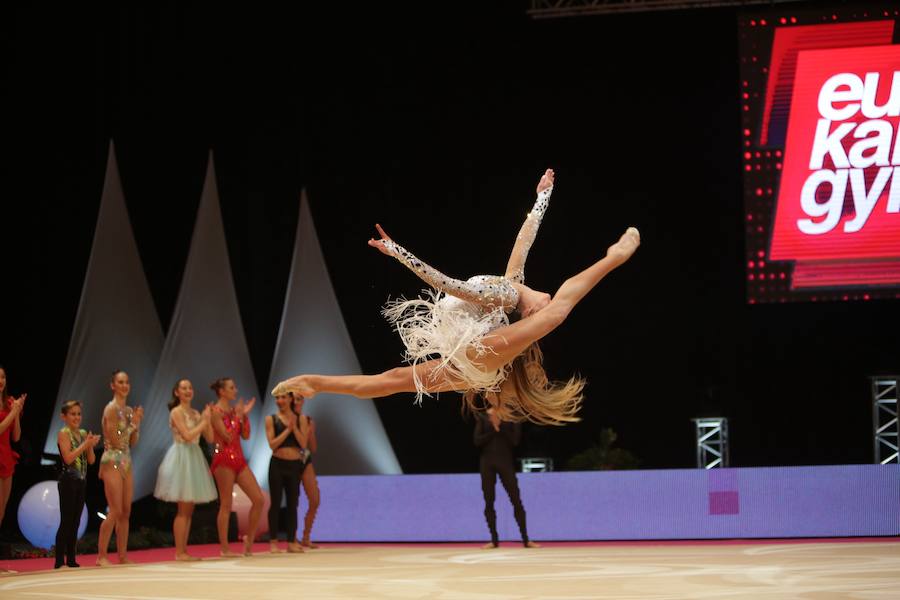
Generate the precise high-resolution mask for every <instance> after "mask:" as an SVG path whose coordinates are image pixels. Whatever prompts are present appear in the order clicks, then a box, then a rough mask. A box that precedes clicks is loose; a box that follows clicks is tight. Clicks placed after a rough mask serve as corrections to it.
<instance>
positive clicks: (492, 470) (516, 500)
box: [480, 460, 528, 545]
mask: <svg viewBox="0 0 900 600" xmlns="http://www.w3.org/2000/svg"><path fill="white" fill-rule="evenodd" d="M480 466H481V491H482V492H483V493H484V518H485V520H486V521H487V526H488V529H489V530H490V532H491V541H492V542H493V543H494V544H495V545H496V544H497V543H499V538H498V536H497V511H495V510H494V498H495V496H496V494H495V485H496V481H497V476H498V475H499V476H500V483H502V484H503V488H504V489H505V490H506V494H507V495H508V496H509V501H510V503H512V507H513V515H515V517H516V524H517V525H518V526H519V533H520V534H521V535H522V543H523V544H527V543H528V528H527V527H526V525H525V507H524V506H522V498H521V496H520V495H519V482H518V480H517V479H516V472H515V469H514V468H513V463H512V461H510V463H509V464H507V463H506V462H505V461H504V462H503V463H502V464H501V463H498V462H494V461H488V460H482V461H481V465H480Z"/></svg>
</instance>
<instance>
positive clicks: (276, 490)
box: [269, 456, 303, 543]
mask: <svg viewBox="0 0 900 600" xmlns="http://www.w3.org/2000/svg"><path fill="white" fill-rule="evenodd" d="M302 472H303V461H301V460H285V459H283V458H278V457H276V456H273V457H272V459H271V460H270V461H269V494H270V495H271V497H272V505H271V506H270V507H269V538H270V539H271V540H272V541H275V540H277V539H278V513H279V512H280V511H281V493H282V491H283V492H284V496H285V498H287V523H285V530H286V531H287V541H288V543H291V542H295V541H297V504H298V503H299V502H300V473H302Z"/></svg>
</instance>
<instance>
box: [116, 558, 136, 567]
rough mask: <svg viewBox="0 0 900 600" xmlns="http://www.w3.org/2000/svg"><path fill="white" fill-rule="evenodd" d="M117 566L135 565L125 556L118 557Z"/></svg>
mask: <svg viewBox="0 0 900 600" xmlns="http://www.w3.org/2000/svg"><path fill="white" fill-rule="evenodd" d="M119 564H120V565H133V564H135V563H134V561H133V560H130V559H129V558H128V557H127V556H120V557H119Z"/></svg>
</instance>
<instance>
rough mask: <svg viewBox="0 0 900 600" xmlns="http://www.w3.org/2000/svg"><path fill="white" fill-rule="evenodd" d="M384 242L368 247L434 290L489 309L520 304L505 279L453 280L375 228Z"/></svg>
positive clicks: (376, 241) (379, 228) (511, 307)
mask: <svg viewBox="0 0 900 600" xmlns="http://www.w3.org/2000/svg"><path fill="white" fill-rule="evenodd" d="M375 228H376V229H377V230H378V234H379V235H380V236H381V239H378V240H376V239H370V240H369V245H370V246H372V247H373V248H377V249H378V250H379V251H381V252H382V253H384V254H387V255H388V256H393V257H394V258H396V259H397V260H399V261H400V262H401V263H403V264H404V265H406V267H407V268H408V269H409V270H410V271H412V272H413V273H415V274H416V275H418V276H419V278H420V279H421V280H422V281H424V282H425V283H427V284H428V285H430V286H431V287H433V288H434V289H436V290H438V291H441V292H445V293H447V294H450V295H451V296H456V297H457V298H460V299H462V300H465V301H466V302H472V303H473V304H479V305H481V306H486V307H488V308H496V307H501V306H502V307H503V308H504V309H505V310H507V311H511V310H513V309H514V308H515V307H516V304H517V303H518V300H519V298H518V294H517V293H514V292H513V293H510V288H509V286H508V285H504V282H503V280H502V278H500V277H496V278H493V279H495V280H496V281H494V280H492V279H488V280H486V281H480V282H477V283H476V282H468V281H462V280H460V279H454V278H453V277H448V276H447V275H444V274H443V273H441V272H440V271H438V270H437V269H435V268H434V267H432V266H430V265H428V264H426V263H425V262H423V261H422V260H420V259H418V258H416V257H415V256H414V255H413V253H412V252H410V251H409V250H407V249H406V248H404V247H403V246H401V245H400V244H398V243H397V242H395V241H394V240H392V239H391V238H390V236H389V235H388V234H386V233H385V232H384V230H383V229H382V228H381V226H380V225H377V224H376V225H375Z"/></svg>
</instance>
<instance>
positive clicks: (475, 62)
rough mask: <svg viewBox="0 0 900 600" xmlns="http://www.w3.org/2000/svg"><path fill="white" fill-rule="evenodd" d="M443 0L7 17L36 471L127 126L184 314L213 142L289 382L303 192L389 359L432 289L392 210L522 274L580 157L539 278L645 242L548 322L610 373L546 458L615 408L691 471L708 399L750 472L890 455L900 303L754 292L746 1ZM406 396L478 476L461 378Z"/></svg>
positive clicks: (226, 199)
mask: <svg viewBox="0 0 900 600" xmlns="http://www.w3.org/2000/svg"><path fill="white" fill-rule="evenodd" d="M420 4H421V3H419V4H410V5H408V6H392V5H386V4H381V3H379V4H378V5H377V6H374V5H363V6H359V7H354V8H352V9H350V8H347V7H345V6H342V7H340V8H338V7H336V8H334V9H323V8H322V7H302V8H297V7H294V8H291V9H287V8H279V9H277V10H276V9H267V8H262V7H257V6H253V7H247V6H244V7H241V8H237V7H230V6H227V5H226V4H222V3H220V4H218V5H215V6H210V7H188V6H168V7H166V6H157V5H153V6H152V7H150V8H135V7H121V6H118V5H113V4H110V5H105V6H100V7H83V6H78V7H67V8H65V9H60V8H52V9H51V8H44V7H31V8H29V9H24V10H23V9H17V10H15V11H14V10H12V9H10V8H4V9H3V11H4V12H5V13H6V14H4V15H3V17H2V18H0V28H2V47H0V52H2V56H3V60H2V62H0V68H2V72H0V80H2V96H3V98H4V99H5V105H6V108H5V110H4V114H5V118H4V119H3V123H4V126H3V128H2V139H3V142H2V144H0V147H2V151H3V157H2V165H3V166H2V169H3V170H4V171H5V172H4V173H2V178H0V198H2V212H0V232H2V233H0V235H2V240H3V241H2V247H3V248H4V250H3V253H2V256H3V260H2V277H0V302H2V313H0V314H2V315H3V319H2V327H0V364H2V365H4V366H5V367H6V369H7V373H8V376H9V385H10V388H11V391H12V392H13V393H16V394H18V393H21V392H28V393H29V400H28V406H27V409H26V413H25V415H24V420H23V427H24V429H25V435H24V439H23V443H22V444H21V445H20V450H21V451H22V452H23V455H24V457H23V464H22V466H21V467H20V469H21V470H27V469H28V468H29V465H32V466H33V465H34V464H35V461H36V460H37V458H39V457H38V456H37V452H36V451H38V450H39V449H40V448H42V447H43V443H44V439H43V438H44V436H45V434H46V431H47V421H48V420H49V419H51V418H52V419H55V418H56V415H55V414H53V412H54V408H53V407H54V403H55V397H56V390H57V387H58V383H59V379H60V376H61V374H62V369H63V364H64V360H65V355H66V349H67V347H68V343H69V335H70V331H71V327H72V324H73V322H74V318H75V313H76V310H77V306H78V300H79V295H80V292H81V285H82V281H83V278H84V273H85V268H86V265H87V259H88V255H89V252H90V247H91V241H92V236H93V229H94V224H95V219H96V215H97V209H98V206H99V201H100V193H101V187H102V182H103V174H104V169H105V164H106V153H107V145H108V143H109V140H110V138H113V139H114V140H115V143H116V147H117V151H118V160H119V166H120V171H121V178H122V183H123V187H124V192H125V197H126V200H127V204H128V209H129V211H130V214H131V219H132V224H133V227H134V231H135V235H136V238H137V242H138V246H139V248H140V252H141V258H142V260H143V262H144V268H145V271H146V273H147V277H148V279H149V282H150V287H151V289H152V290H153V294H154V300H155V302H156V306H157V310H158V312H159V314H160V317H161V319H162V322H163V325H164V327H165V326H167V324H168V321H169V319H170V318H171V313H172V310H173V308H174V303H175V298H176V295H177V291H178V287H179V284H180V280H181V275H182V269H183V266H184V263H185V259H186V256H187V251H188V244H189V241H190V235H191V231H192V227H193V221H194V217H195V213H196V209H197V206H198V202H199V198H200V191H201V186H202V182H203V177H204V174H205V170H206V163H207V153H208V152H209V150H210V149H212V151H213V153H214V155H215V160H216V169H217V173H218V177H219V180H218V183H219V192H220V197H221V201H222V210H223V215H224V221H225V228H226V233H227V235H228V244H229V252H230V257H231V261H232V267H233V271H234V277H235V285H236V287H237V293H238V299H239V302H240V306H241V313H242V316H243V320H244V327H245V329H246V334H247V340H248V343H249V345H250V352H251V357H252V360H253V365H254V368H255V370H256V375H257V379H258V381H259V382H260V383H261V384H263V383H264V382H266V380H267V377H268V373H269V367H270V362H271V358H272V353H273V350H274V346H275V339H276V335H277V330H278V324H279V319H280V316H281V308H282V302H283V298H284V291H285V287H286V283H287V276H288V270H289V267H290V257H291V252H292V248H293V243H294V239H293V238H294V233H295V228H296V219H297V212H298V200H299V193H300V190H301V188H303V187H304V186H305V187H306V188H307V189H308V192H309V198H310V203H311V208H312V212H313V215H314V218H315V220H316V225H317V228H318V232H319V237H320V239H321V243H322V249H323V252H324V255H325V258H326V261H327V264H328V269H329V272H330V274H331V277H332V281H333V284H334V287H335V290H336V293H337V297H338V299H339V302H340V305H341V309H342V311H343V314H344V318H345V320H346V323H347V326H348V328H349V331H350V335H351V337H352V339H353V343H354V345H355V348H356V351H357V354H358V356H359V359H360V361H361V363H362V366H363V368H364V370H365V372H377V371H380V370H383V369H386V368H390V367H392V366H395V365H396V364H397V363H398V361H399V359H400V353H401V344H400V342H399V340H398V339H397V338H396V336H395V334H393V333H392V332H391V330H390V328H389V327H388V326H387V325H386V324H385V322H384V321H383V320H382V318H381V317H380V315H379V307H380V306H381V304H382V303H383V302H384V300H385V299H386V298H387V297H388V296H389V295H390V296H396V295H399V294H405V295H407V296H409V295H412V294H415V293H416V292H417V290H418V289H419V288H420V287H421V285H420V283H419V282H418V280H417V279H416V278H415V277H414V276H413V275H412V274H411V273H409V272H408V271H406V270H405V269H404V268H403V267H401V266H400V265H399V264H397V263H396V262H395V261H392V260H390V259H388V258H386V257H384V256H382V255H380V254H378V253H377V252H375V251H374V250H372V249H370V248H367V247H366V245H365V242H366V240H367V239H368V238H369V237H370V236H371V235H373V233H374V230H373V227H372V226H373V224H374V223H375V222H376V221H377V222H380V223H382V224H383V225H384V226H385V227H386V229H387V231H388V232H389V233H390V234H391V235H392V236H393V237H394V238H395V239H396V240H398V241H399V242H400V243H402V244H404V245H405V246H406V247H407V248H409V249H411V250H412V251H413V252H415V253H416V254H418V255H419V256H420V257H421V258H423V259H424V260H426V261H427V262H429V263H431V264H433V265H434V266H437V267H439V268H441V269H442V270H444V271H446V272H448V273H449V274H453V275H456V276H460V277H468V276H469V275H473V274H478V273H496V272H501V271H502V269H503V268H504V266H505V262H506V258H507V255H508V252H509V250H510V248H511V246H512V242H513V239H514V237H515V234H516V232H517V230H518V227H519V225H520V224H521V220H522V218H523V216H524V214H525V212H526V211H527V210H528V209H529V208H530V206H531V203H532V201H533V197H534V187H535V184H536V183H537V180H538V178H539V176H540V174H541V172H542V171H543V169H544V168H546V167H553V168H554V169H555V170H556V173H557V177H558V181H557V186H556V190H555V193H554V197H553V202H552V205H551V208H550V210H549V212H548V214H547V217H546V218H545V220H544V225H543V228H542V230H541V232H540V235H539V237H538V241H537V243H536V244H535V246H534V248H533V250H532V253H531V257H530V260H529V264H528V269H527V276H528V282H529V284H530V285H531V286H532V287H536V288H539V289H545V290H548V291H552V290H554V289H555V288H556V287H557V286H558V285H559V284H560V283H561V282H562V281H563V280H564V279H565V278H566V277H568V276H569V275H571V274H573V273H574V272H576V271H578V270H580V269H581V268H583V267H585V266H587V265H588V264H590V263H591V262H593V261H594V260H596V259H598V258H599V257H601V256H602V255H603V254H604V252H605V249H606V247H607V246H608V245H609V244H610V243H612V242H613V241H614V240H615V239H617V238H618V236H619V235H620V234H621V232H622V231H623V230H624V229H625V227H626V226H628V225H636V226H638V227H639V228H640V230H641V233H642V238H643V245H642V247H641V249H640V250H639V252H638V253H637V255H636V256H635V258H634V259H633V260H632V262H630V263H629V264H628V265H627V266H626V267H625V268H623V269H621V270H620V271H617V272H615V273H614V274H613V275H611V276H610V277H609V279H607V280H605V281H604V282H603V283H602V284H601V285H600V286H599V287H598V289H597V290H596V291H595V292H594V293H593V294H592V295H590V296H589V297H588V298H587V299H586V300H585V301H584V302H583V303H582V304H581V305H580V306H579V307H578V309H577V310H576V311H575V313H574V314H573V315H572V316H571V317H570V319H569V320H568V321H567V322H566V324H565V325H564V326H563V327H562V328H561V329H560V330H559V331H557V332H555V333H554V334H553V335H552V336H550V337H549V338H548V339H547V340H546V341H545V343H544V350H545V354H546V366H547V369H548V372H549V373H550V374H551V376H555V377H557V378H565V377H568V376H569V375H571V374H572V373H575V372H578V373H581V374H582V375H584V376H585V377H587V379H588V381H589V382H590V383H589V387H588V388H587V401H586V404H585V408H584V410H583V412H582V417H583V419H584V420H583V421H582V422H581V423H579V424H576V425H572V426H569V427H565V428H554V429H548V428H529V429H528V431H527V433H526V438H525V448H524V449H523V452H524V453H525V454H534V455H550V456H552V457H553V458H554V459H555V460H556V461H557V464H564V463H565V461H566V460H567V459H568V458H569V457H570V456H571V455H572V454H574V453H576V452H578V451H581V450H583V449H585V448H586V447H587V446H589V445H590V444H591V443H592V441H593V440H594V439H596V438H597V436H598V434H599V431H600V430H601V428H603V427H612V428H614V429H615V430H616V432H618V434H619V440H618V444H619V445H620V446H621V447H623V448H626V449H628V450H631V451H632V452H634V453H635V454H636V455H637V456H638V458H639V459H640V460H641V464H642V466H643V467H645V468H669V467H691V466H693V464H694V450H693V444H694V432H693V425H692V423H691V422H690V419H691V418H692V417H696V416H703V415H707V416H710V415H724V416H727V417H728V418H729V420H730V425H731V434H732V440H731V457H732V465H734V466H757V465H797V464H832V463H864V462H870V461H871V460H872V441H871V440H872V433H871V398H870V393H869V387H868V381H867V379H866V378H867V376H868V375H870V374H876V373H887V372H897V371H900V349H898V344H897V312H898V304H897V303H896V302H891V301H872V302H867V303H857V304H854V303H839V304H794V305H764V306H762V305H760V306H748V305H747V304H746V302H745V297H746V290H745V285H744V277H745V271H744V263H745V261H746V257H745V250H744V240H743V227H742V226H743V221H742V188H741V170H740V169H741V162H740V156H741V146H740V143H741V140H740V115H739V106H740V104H739V101H738V98H739V93H740V89H739V74H738V73H739V57H738V43H737V20H738V17H737V11H736V10H734V9H718V10H696V11H683V12H663V13H646V14H635V15H620V16H612V17H581V18H569V19H559V20H549V21H533V20H531V19H529V18H528V17H527V15H526V12H525V10H526V8H527V4H526V3H525V2H505V3H490V2H473V3H471V4H467V3H464V2H463V3H452V4H450V3H441V4H436V5H434V6H430V5H429V7H428V8H424V7H423V6H421V5H420ZM785 12H787V10H786V11H785ZM793 12H797V11H796V10H794V11H793ZM113 367H115V365H110V368H113ZM376 405H377V407H378V410H379V413H380V414H381V417H382V419H383V421H384V424H385V427H386V429H387V432H388V435H389V436H390V439H391V442H392V443H393V445H394V448H395V451H396V452H397V455H398V458H399V460H400V463H401V465H402V467H403V469H404V471H405V472H409V473H419V472H458V471H473V470H475V467H476V455H475V452H474V450H473V448H472V444H471V428H472V426H471V423H470V422H466V421H465V420H463V419H462V418H461V417H460V415H459V400H458V397H457V396H455V395H453V394H444V395H442V397H441V398H440V400H439V401H433V400H432V401H426V402H425V405H424V406H423V407H422V408H418V407H415V406H413V405H412V395H405V396H397V397H393V398H389V399H384V400H379V401H377V402H376ZM322 451H323V452H329V451H338V450H336V449H328V448H323V449H322ZM25 472H27V471H25Z"/></svg>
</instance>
